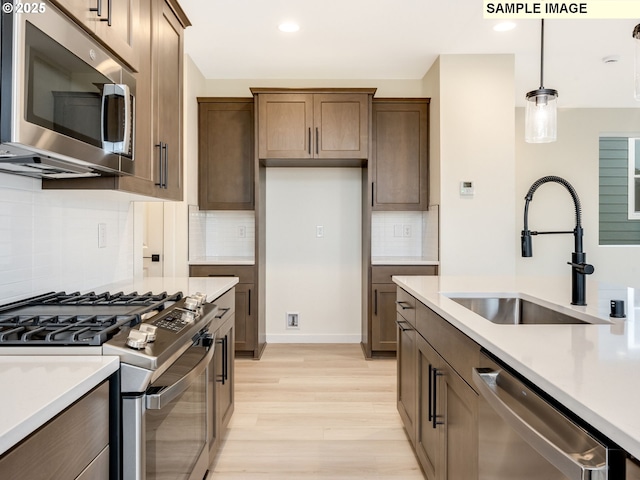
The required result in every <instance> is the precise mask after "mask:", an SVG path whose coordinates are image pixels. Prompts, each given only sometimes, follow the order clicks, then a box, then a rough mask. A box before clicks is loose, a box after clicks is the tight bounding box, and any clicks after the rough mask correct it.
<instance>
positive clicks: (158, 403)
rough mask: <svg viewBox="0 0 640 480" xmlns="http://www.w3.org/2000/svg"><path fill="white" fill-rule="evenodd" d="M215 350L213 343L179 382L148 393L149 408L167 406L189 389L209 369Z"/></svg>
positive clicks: (147, 403)
mask: <svg viewBox="0 0 640 480" xmlns="http://www.w3.org/2000/svg"><path fill="white" fill-rule="evenodd" d="M214 351H215V344H211V346H210V347H209V350H208V351H207V354H206V355H205V356H204V358H203V359H202V360H200V362H198V364H197V365H196V366H195V367H193V368H192V369H191V370H189V372H187V373H186V374H185V375H184V376H183V377H181V378H180V379H179V380H178V381H177V382H175V383H173V384H172V385H169V386H167V387H163V388H162V390H161V391H160V392H158V393H154V394H148V395H146V396H145V398H146V407H147V410H160V409H161V408H162V407H165V406H167V405H168V404H169V403H171V402H172V401H173V400H175V399H176V398H177V397H178V395H180V394H181V393H183V392H184V391H185V390H187V388H189V387H190V386H191V385H192V384H193V382H194V381H195V380H196V379H197V378H198V377H199V376H200V375H202V374H203V373H204V371H205V370H206V369H207V367H208V366H209V364H210V363H211V359H212V358H213V353H214Z"/></svg>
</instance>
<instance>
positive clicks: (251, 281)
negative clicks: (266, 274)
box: [189, 265, 266, 359]
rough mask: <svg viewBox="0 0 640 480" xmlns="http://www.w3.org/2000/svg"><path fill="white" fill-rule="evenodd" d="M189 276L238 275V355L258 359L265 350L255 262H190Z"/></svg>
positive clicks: (264, 335) (236, 321)
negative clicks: (209, 263) (233, 263)
mask: <svg viewBox="0 0 640 480" xmlns="http://www.w3.org/2000/svg"><path fill="white" fill-rule="evenodd" d="M189 276H190V277H228V276H233V277H238V279H239V283H238V284H237V285H236V286H235V291H236V303H235V317H236V320H235V335H234V336H235V341H234V347H235V355H236V356H238V357H249V358H255V359H259V358H260V356H261V355H262V352H263V351H264V347H265V346H266V343H265V337H266V332H265V324H264V320H262V321H261V320H260V316H259V315H258V292H257V288H256V287H257V284H256V283H255V279H256V267H255V266H254V265H190V266H189Z"/></svg>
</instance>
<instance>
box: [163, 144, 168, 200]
mask: <svg viewBox="0 0 640 480" xmlns="http://www.w3.org/2000/svg"><path fill="white" fill-rule="evenodd" d="M162 149H163V150H164V185H163V186H162V187H163V188H165V189H166V188H168V183H169V180H168V178H169V144H168V143H165V144H164V147H162Z"/></svg>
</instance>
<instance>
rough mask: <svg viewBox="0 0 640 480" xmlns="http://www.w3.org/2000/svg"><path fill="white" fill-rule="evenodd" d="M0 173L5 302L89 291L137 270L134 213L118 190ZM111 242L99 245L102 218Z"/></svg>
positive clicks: (1, 295)
mask: <svg viewBox="0 0 640 480" xmlns="http://www.w3.org/2000/svg"><path fill="white" fill-rule="evenodd" d="M40 184H41V182H40V180H34V179H30V178H26V177H19V176H15V175H5V174H0V303H7V302H9V301H13V300H18V299H21V298H25V297H27V296H32V295H36V294H40V293H44V292H47V291H51V290H56V291H60V290H67V291H75V290H81V291H86V290H88V289H92V288H96V287H100V286H102V285H105V284H108V283H111V282H115V281H118V280H124V279H127V278H130V277H131V276H132V275H133V262H134V254H133V229H134V214H133V208H132V207H131V202H130V197H129V196H127V195H124V194H121V193H116V192H101V191H92V192H88V191H82V190H79V191H78V190H76V191H64V190H60V191H58V190H41V188H40ZM100 223H104V224H105V225H106V243H105V247H104V248H99V247H98V224H100Z"/></svg>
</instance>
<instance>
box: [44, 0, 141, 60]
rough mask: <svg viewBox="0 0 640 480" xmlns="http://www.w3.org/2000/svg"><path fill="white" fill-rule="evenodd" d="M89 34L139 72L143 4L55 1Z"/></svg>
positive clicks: (136, 0)
mask: <svg viewBox="0 0 640 480" xmlns="http://www.w3.org/2000/svg"><path fill="white" fill-rule="evenodd" d="M54 2H55V3H56V4H58V5H59V6H60V7H62V9H64V10H65V11H66V12H67V13H68V14H70V15H71V16H72V17H73V18H74V19H75V20H76V21H77V22H78V23H79V24H80V25H81V26H82V27H83V28H84V29H85V30H87V31H88V32H90V33H91V34H93V35H95V36H97V37H98V38H99V39H100V40H102V42H103V43H104V44H105V46H107V47H108V48H109V49H110V50H112V51H113V52H114V53H115V54H116V55H118V56H119V57H120V58H121V59H122V60H124V61H125V62H126V63H127V64H129V66H130V67H132V68H133V69H134V70H136V71H137V70H139V68H140V65H139V61H140V47H141V46H140V45H137V44H136V35H135V32H134V29H135V28H137V27H138V26H139V25H140V14H139V9H140V0H54Z"/></svg>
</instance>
